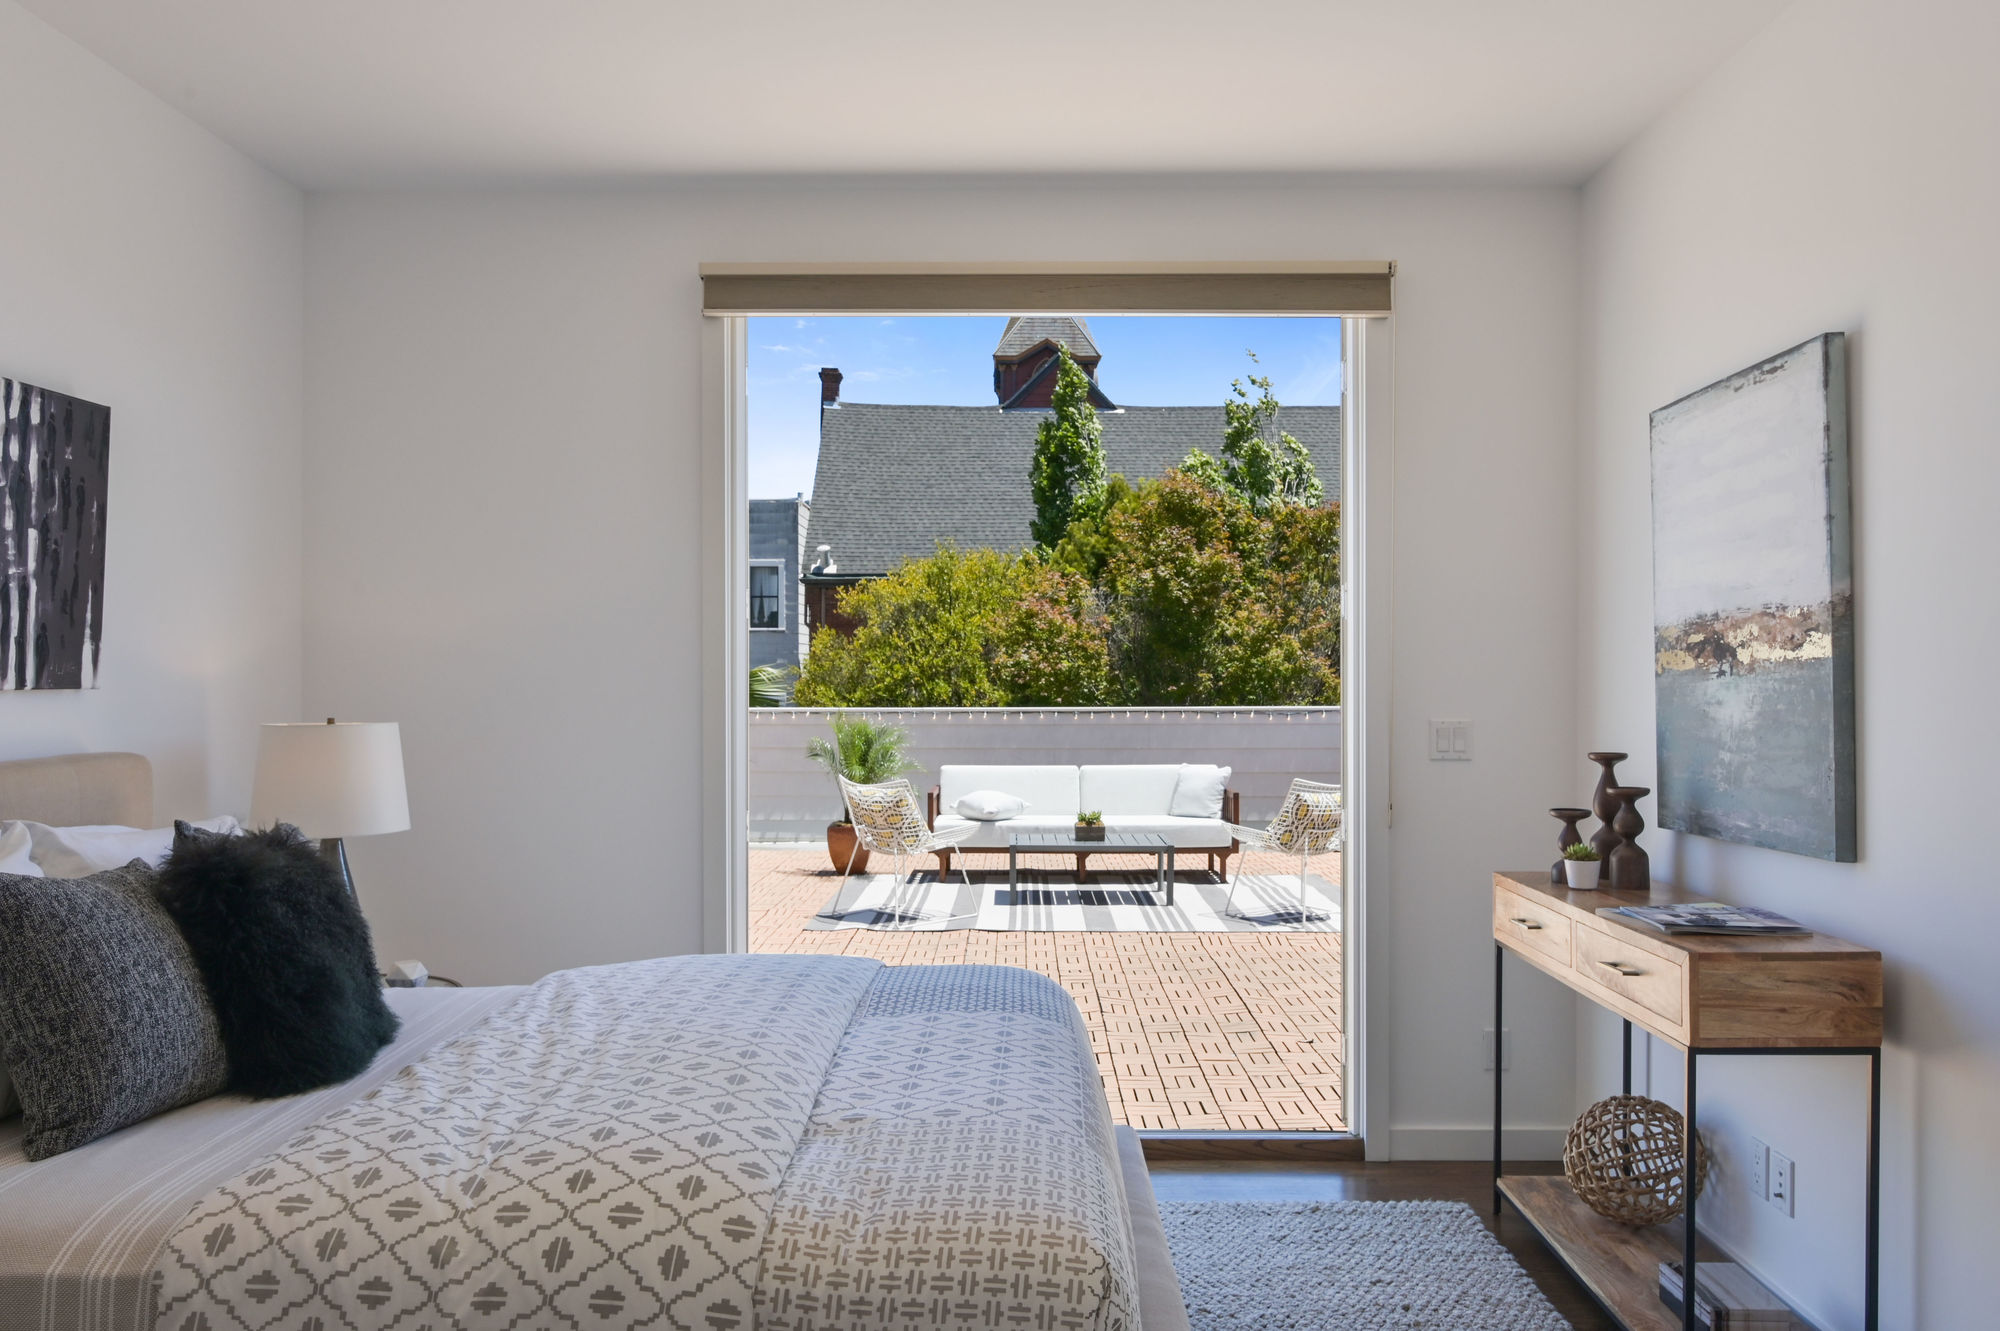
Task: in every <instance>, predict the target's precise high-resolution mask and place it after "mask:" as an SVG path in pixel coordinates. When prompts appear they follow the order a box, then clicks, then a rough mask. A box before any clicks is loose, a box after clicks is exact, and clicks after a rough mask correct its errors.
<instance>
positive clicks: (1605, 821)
mask: <svg viewBox="0 0 2000 1331" xmlns="http://www.w3.org/2000/svg"><path fill="white" fill-rule="evenodd" d="M1630 756H1631V755H1630V754H1624V753H1587V754H1585V755H1584V757H1586V758H1588V759H1590V761H1592V762H1594V763H1596V764H1597V765H1598V766H1599V767H1601V768H1603V769H1604V771H1603V772H1602V773H1601V774H1600V775H1599V776H1598V778H1597V793H1596V794H1594V795H1592V796H1591V797H1590V807H1591V810H1592V812H1594V813H1596V815H1597V820H1598V826H1597V830H1596V831H1595V832H1593V833H1591V836H1590V844H1591V846H1592V847H1593V848H1595V849H1596V851H1597V858H1598V859H1600V860H1609V859H1610V858H1611V852H1612V851H1613V850H1615V849H1616V848H1617V846H1618V842H1619V841H1620V840H1621V838H1620V837H1619V835H1618V834H1617V833H1616V832H1614V831H1612V830H1611V820H1612V819H1613V818H1616V817H1617V816H1618V799H1617V797H1616V796H1615V795H1613V794H1612V793H1611V792H1612V790H1613V789H1615V788H1616V787H1617V785H1618V764H1619V763H1622V762H1624V761H1625V760H1626V758H1628V757H1630ZM1604 867H1605V869H1606V870H1609V869H1610V868H1611V866H1610V865H1609V864H1606V865H1605V866H1604Z"/></svg>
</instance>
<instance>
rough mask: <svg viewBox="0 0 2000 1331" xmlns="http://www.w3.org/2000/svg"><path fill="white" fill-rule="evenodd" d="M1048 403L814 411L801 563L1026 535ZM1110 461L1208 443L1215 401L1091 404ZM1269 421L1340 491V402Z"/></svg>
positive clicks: (1151, 463)
mask: <svg viewBox="0 0 2000 1331" xmlns="http://www.w3.org/2000/svg"><path fill="white" fill-rule="evenodd" d="M1048 416H1049V413H1048V412H1047V411H1041V410H1038V411H1001V410H1000V409H999V408H997V407H922V406H900V405H879V404H870V403H865V402H844V403H842V404H841V405H840V406H838V407H834V408H829V409H827V410H824V411H822V412H820V427H819V471H818V475H817V476H816V478H815V479H814V482H813V494H812V518H811V520H810V524H809V526H808V529H807V533H806V549H807V556H806V558H807V562H809V563H810V562H811V560H812V553H811V552H812V551H813V550H814V549H816V548H817V547H819V546H821V545H830V546H832V547H833V558H834V562H835V563H836V565H838V567H839V570H840V573H841V574H842V575H843V576H846V575H855V574H859V575H870V574H880V573H887V572H889V571H890V570H891V569H893V568H895V567H896V566H897V565H898V564H900V563H901V562H902V561H903V560H905V559H921V558H923V557H924V556H926V555H929V554H930V553H932V552H933V551H934V550H936V548H937V543H938V542H939V541H940V540H948V541H952V542H955V543H956V544H957V545H959V546H960V547H962V548H965V549H975V548H980V547H988V548H991V549H995V550H1018V549H1021V548H1023V547H1024V546H1026V545H1028V544H1029V543H1030V542H1031V539H1032V538H1031V537H1030V536H1029V535H1028V523H1029V521H1030V520H1031V519H1032V518H1033V517H1034V503H1033V501H1032V499H1031V497H1030V495H1029V490H1028V465H1029V462H1030V461H1031V460H1032V458H1033V456H1034V451H1035V427H1036V426H1038V425H1040V424H1041V422H1042V421H1044V420H1046V419H1047V418H1048ZM1097 419H1098V420H1099V421H1101V422H1102V423H1103V425H1104V452H1105V457H1106V462H1107V465H1108V467H1109V469H1110V470H1111V471H1114V472H1122V473H1123V474H1124V475H1125V477H1126V478H1127V479H1128V480H1134V481H1137V480H1154V479H1157V478H1159V477H1161V476H1164V475H1166V473H1167V471H1168V470H1169V469H1170V468H1172V467H1174V466H1176V465H1178V464H1179V462H1180V460H1181V459H1182V458H1184V457H1186V456H1187V454H1188V450H1189V449H1191V448H1201V449H1205V450H1207V451H1208V452H1209V453H1215V452H1217V451H1218V450H1219V449H1220V447H1221V444H1222V408H1221V407H1219V406H1218V407H1125V408H1123V409H1122V410H1119V411H1110V412H1100V413H1099V414H1098V418H1097ZM1278 428H1279V429H1281V430H1283V431H1285V432H1286V433H1288V434H1290V435H1292V436H1293V437H1294V438H1296V439H1297V440H1298V441H1299V442H1300V443H1302V444H1304V445H1305V446H1306V447H1307V448H1309V449H1311V450H1312V459H1313V469H1314V470H1315V471H1316V472H1317V473H1318V474H1319V479H1320V483H1321V485H1323V486H1324V487H1325V489H1326V494H1327V497H1328V499H1332V498H1334V497H1335V496H1337V495H1338V494H1339V493H1340V408H1339V407H1286V408H1284V409H1283V410H1282V411H1281V412H1279V414H1278Z"/></svg>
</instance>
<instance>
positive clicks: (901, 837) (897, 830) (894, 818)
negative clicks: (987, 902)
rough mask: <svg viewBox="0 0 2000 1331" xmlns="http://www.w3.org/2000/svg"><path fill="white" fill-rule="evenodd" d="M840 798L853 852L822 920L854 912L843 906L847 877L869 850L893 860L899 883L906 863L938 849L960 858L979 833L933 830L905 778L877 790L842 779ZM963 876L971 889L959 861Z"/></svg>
mask: <svg viewBox="0 0 2000 1331" xmlns="http://www.w3.org/2000/svg"><path fill="white" fill-rule="evenodd" d="M840 796H841V798H842V799H843V800H845V801H846V802H847V816H848V818H849V820H850V821H852V822H853V824H854V854H851V855H849V856H848V857H847V865H846V867H845V868H844V869H842V870H841V874H840V890H839V891H837V892H835V893H834V894H833V906H832V908H831V909H829V910H823V911H821V912H820V914H819V918H821V919H823V920H844V919H846V918H847V913H848V911H849V910H852V909H853V908H852V907H851V906H850V907H848V908H846V909H842V907H841V904H840V902H841V898H842V897H843V896H844V895H845V894H846V892H847V879H848V877H849V875H851V874H852V873H853V872H854V860H855V856H856V855H859V854H860V852H861V851H862V850H863V849H864V848H865V849H867V850H869V851H871V852H873V853H874V854H877V855H887V856H890V857H891V858H892V859H894V860H895V862H896V881H897V882H898V883H901V882H902V881H903V867H904V865H906V864H907V863H909V862H910V861H912V860H915V859H920V858H922V857H923V856H925V855H933V854H936V853H937V852H939V851H945V852H947V854H948V855H949V854H955V853H956V848H957V845H958V843H959V842H961V841H963V840H964V839H965V838H967V837H969V836H971V835H972V834H973V833H974V832H975V831H977V830H978V828H976V827H960V828H947V829H945V830H944V831H942V832H939V831H935V830H933V829H932V828H931V827H929V826H928V825H927V824H926V823H925V821H924V813H923V809H922V807H921V806H919V805H918V803H917V792H916V788H915V787H914V786H912V785H911V784H910V783H909V782H908V781H906V780H904V779H903V778H902V777H897V778H896V779H895V780H893V781H884V782H882V783H881V784H880V785H872V786H865V785H861V784H860V783H858V782H854V781H849V780H848V779H847V778H846V777H841V778H840ZM958 872H959V876H960V877H961V878H964V879H965V885H966V886H967V887H970V886H972V877H971V875H970V874H968V873H966V871H965V862H964V860H963V859H961V860H959V865H958ZM937 918H942V917H936V916H916V917H906V918H905V919H903V920H902V921H901V923H904V924H917V923H925V922H929V921H932V920H934V919H937Z"/></svg>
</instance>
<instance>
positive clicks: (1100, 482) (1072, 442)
mask: <svg viewBox="0 0 2000 1331" xmlns="http://www.w3.org/2000/svg"><path fill="white" fill-rule="evenodd" d="M1050 408H1051V410H1050V413H1049V418H1048V419H1047V420H1045V421H1043V422H1042V423H1041V425H1040V426H1038V427H1037V428H1036V430H1035V458H1034V461H1033V463H1031V464H1030V466H1029V469H1028V479H1029V484H1030V485H1031V487H1032V488H1033V491H1034V498H1035V517H1034V521H1033V522H1032V523H1030V524H1029V528H1028V530H1029V533H1030V534H1031V535H1032V536H1033V537H1034V538H1035V544H1036V545H1037V546H1038V547H1040V548H1041V549H1042V550H1043V551H1051V550H1054V549H1055V548H1056V543H1057V542H1058V541H1060V540H1062V538H1063V534H1064V533H1065V532H1067V531H1068V530H1069V525H1070V523H1071V522H1072V521H1074V520H1075V519H1076V518H1077V517H1078V516H1079V515H1080V514H1089V513H1093V512H1097V511H1099V510H1101V508H1102V506H1103V497H1104V426H1103V424H1102V423H1101V422H1099V421H1098V419H1097V408H1095V407H1093V406H1091V405H1090V376H1089V375H1087V374H1085V373H1084V372H1083V367H1082V366H1080V365H1078V364H1077V363H1076V362H1075V361H1074V360H1071V359H1070V354H1069V348H1068V347H1067V346H1063V345H1061V344H1060V343H1059V344H1057V346H1056V387H1055V395H1054V398H1053V400H1052V401H1051V402H1050Z"/></svg>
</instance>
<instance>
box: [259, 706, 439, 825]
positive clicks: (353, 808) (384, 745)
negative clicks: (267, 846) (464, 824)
mask: <svg viewBox="0 0 2000 1331" xmlns="http://www.w3.org/2000/svg"><path fill="white" fill-rule="evenodd" d="M250 821H251V822H253V823H255V824H256V825H257V826H259V827H268V826H270V825H271V824H272V823H279V822H283V823H290V824H291V825H292V826H294V827H296V828H298V829H299V831H301V832H303V833H305V834H306V835H307V836H308V837H311V838H312V839H313V840H315V841H317V840H321V839H323V838H326V837H355V836H375V835H377V834H379V833H382V832H403V831H407V830H408V829H409V826H410V797H409V792H408V790H407V789H406V788H405V786H404V785H403V732H402V727H401V726H399V725H397V724H396V723H395V722H394V721H342V722H339V723H338V724H333V725H325V724H320V725H315V724H311V723H304V722H301V723H296V724H293V723H274V724H269V725H266V726H264V727H263V733H262V735H261V737H260V738H259V740H258V744H257V785H256V789H255V790H254V791H253V792H252V793H251V796H250Z"/></svg>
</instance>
